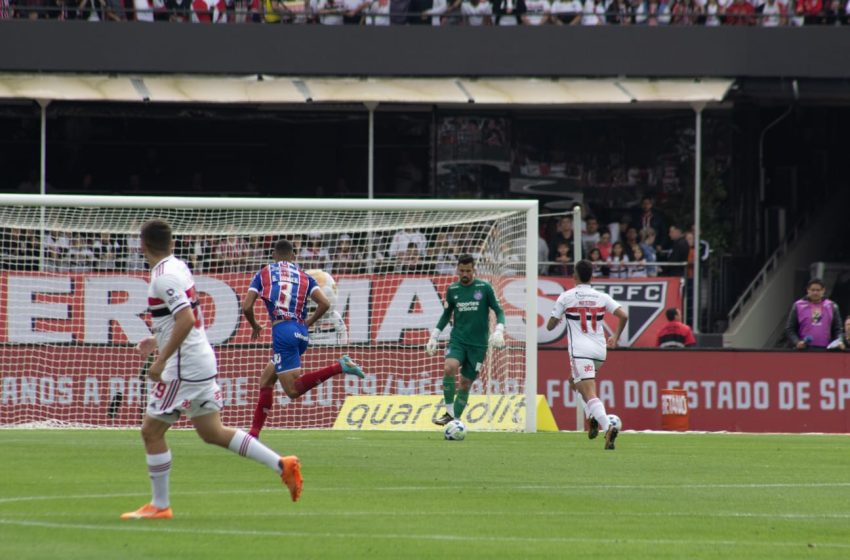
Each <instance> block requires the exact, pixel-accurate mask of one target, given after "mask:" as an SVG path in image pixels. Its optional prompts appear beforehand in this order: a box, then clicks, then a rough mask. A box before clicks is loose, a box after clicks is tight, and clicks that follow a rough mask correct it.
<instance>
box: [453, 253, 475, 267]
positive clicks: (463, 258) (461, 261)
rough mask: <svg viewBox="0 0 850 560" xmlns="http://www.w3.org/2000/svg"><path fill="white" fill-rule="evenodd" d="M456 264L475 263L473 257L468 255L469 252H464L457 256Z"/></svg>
mask: <svg viewBox="0 0 850 560" xmlns="http://www.w3.org/2000/svg"><path fill="white" fill-rule="evenodd" d="M457 264H459V265H460V264H471V265H473V266H474V265H475V257H473V256H472V255H470V254H469V253H464V254H462V255H461V256H459V257H458V258H457Z"/></svg>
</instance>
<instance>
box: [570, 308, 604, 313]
mask: <svg viewBox="0 0 850 560" xmlns="http://www.w3.org/2000/svg"><path fill="white" fill-rule="evenodd" d="M566 311H567V313H581V312H588V311H589V312H591V313H593V312H596V313H605V308H604V307H568V308H567V310H566Z"/></svg>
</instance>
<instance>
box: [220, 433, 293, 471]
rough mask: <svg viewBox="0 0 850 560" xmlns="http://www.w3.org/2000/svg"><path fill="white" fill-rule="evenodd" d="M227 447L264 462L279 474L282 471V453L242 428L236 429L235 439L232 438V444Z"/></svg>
mask: <svg viewBox="0 0 850 560" xmlns="http://www.w3.org/2000/svg"><path fill="white" fill-rule="evenodd" d="M227 448H228V449H230V450H231V451H233V452H234V453H237V454H239V455H241V456H242V457H248V458H249V459H253V460H255V461H257V462H258V463H262V464H264V465H265V466H267V467H269V468H270V469H273V470H274V471H275V472H276V473H277V474H280V473H281V470H280V455H278V454H277V453H275V452H274V451H272V450H271V449H269V448H268V447H266V446H265V445H263V444H262V443H260V441H259V440H257V439H254V438H252V437H251V436H250V435H248V434H246V433H245V432H243V431H242V430H236V433H235V434H233V439H232V440H230V444H229V445H228V446H227Z"/></svg>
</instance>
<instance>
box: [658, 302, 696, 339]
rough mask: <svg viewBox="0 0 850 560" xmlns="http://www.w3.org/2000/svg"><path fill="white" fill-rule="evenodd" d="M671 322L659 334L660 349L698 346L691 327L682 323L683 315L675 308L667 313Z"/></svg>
mask: <svg viewBox="0 0 850 560" xmlns="http://www.w3.org/2000/svg"><path fill="white" fill-rule="evenodd" d="M665 314H666V315H667V320H668V321H670V322H669V323H667V324H666V325H664V327H662V328H661V330H660V331H659V332H658V347H659V348H685V347H688V346H696V343H697V341H696V339H695V338H694V333H693V331H691V327H689V326H688V325H686V324H684V323H683V322H682V314H681V313H679V310H678V309H676V308H675V307H671V308H670V309H668V310H667V311H666V313H665Z"/></svg>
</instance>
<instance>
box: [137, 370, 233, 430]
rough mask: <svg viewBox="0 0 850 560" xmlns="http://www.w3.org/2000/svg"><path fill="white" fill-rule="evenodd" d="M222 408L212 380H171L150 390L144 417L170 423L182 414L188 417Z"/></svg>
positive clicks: (218, 391)
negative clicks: (194, 381) (195, 381)
mask: <svg viewBox="0 0 850 560" xmlns="http://www.w3.org/2000/svg"><path fill="white" fill-rule="evenodd" d="M222 408H224V401H223V399H222V396H221V387H219V386H218V383H216V382H215V379H210V380H208V381H200V382H197V383H189V382H186V381H181V380H179V379H175V380H173V381H166V382H160V383H157V384H156V385H154V386H153V389H151V393H150V398H149V400H148V409H147V414H148V416H150V417H152V418H156V419H157V420H161V421H163V422H166V423H168V424H173V423H174V422H176V421H177V420H179V419H180V416H181V415H182V414H185V415H186V416H187V417H189V418H195V417H196V416H203V415H204V414H209V413H211V412H217V411H219V410H221V409H222Z"/></svg>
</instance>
